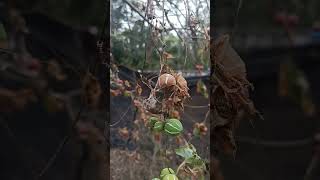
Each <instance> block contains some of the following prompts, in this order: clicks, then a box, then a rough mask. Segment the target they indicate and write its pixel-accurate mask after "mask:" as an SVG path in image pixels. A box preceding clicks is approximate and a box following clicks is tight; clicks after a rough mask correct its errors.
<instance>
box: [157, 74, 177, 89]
mask: <svg viewBox="0 0 320 180" xmlns="http://www.w3.org/2000/svg"><path fill="white" fill-rule="evenodd" d="M158 83H159V87H160V88H161V89H163V88H168V87H172V86H174V85H176V79H175V78H174V77H173V76H172V75H171V74H167V73H166V74H162V75H161V76H160V77H159V81H158Z"/></svg>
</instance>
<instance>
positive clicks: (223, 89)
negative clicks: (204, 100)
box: [210, 35, 262, 154]
mask: <svg viewBox="0 0 320 180" xmlns="http://www.w3.org/2000/svg"><path fill="white" fill-rule="evenodd" d="M212 48H213V51H212V52H213V59H212V71H213V74H212V77H211V81H212V82H211V83H212V87H213V88H212V91H211V96H210V100H211V113H212V114H211V118H212V119H211V121H212V125H213V127H212V128H213V133H214V134H213V138H214V139H215V140H214V141H215V145H216V146H217V147H218V148H219V149H220V150H221V151H222V152H224V153H227V154H234V153H235V151H236V143H235V140H234V130H235V128H236V127H237V124H238V121H239V120H240V116H241V114H242V113H243V112H244V113H245V114H246V115H249V118H254V117H257V116H258V117H259V118H262V116H261V115H260V113H259V112H258V111H257V110H256V108H255V106H254V104H253V102H252V101H251V99H250V97H249V90H250V89H253V86H252V85H251V84H250V82H249V81H248V80H247V77H246V76H247V75H246V67H245V64H244V62H243V61H242V59H241V58H240V56H239V55H238V54H237V52H236V51H235V50H234V49H233V48H232V47H231V45H230V43H229V36H228V35H224V36H222V37H220V38H218V39H217V40H216V41H215V42H214V43H213V45H212Z"/></svg>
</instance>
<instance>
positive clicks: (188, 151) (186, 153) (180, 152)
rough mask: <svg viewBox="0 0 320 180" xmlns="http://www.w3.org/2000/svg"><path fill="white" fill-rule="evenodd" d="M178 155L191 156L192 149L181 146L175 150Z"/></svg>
mask: <svg viewBox="0 0 320 180" xmlns="http://www.w3.org/2000/svg"><path fill="white" fill-rule="evenodd" d="M175 151H176V154H177V155H178V156H181V157H183V158H184V159H188V158H191V157H192V156H193V153H194V151H193V150H192V149H190V148H189V147H181V148H178V149H176V150H175Z"/></svg>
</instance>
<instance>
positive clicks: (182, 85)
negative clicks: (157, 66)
mask: <svg viewBox="0 0 320 180" xmlns="http://www.w3.org/2000/svg"><path fill="white" fill-rule="evenodd" d="M176 81H177V85H178V86H179V87H180V88H182V89H183V90H188V89H189V88H188V83H187V81H186V79H184V77H183V76H182V74H181V73H178V74H177V75H176Z"/></svg>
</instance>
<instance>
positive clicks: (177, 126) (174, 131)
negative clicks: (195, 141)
mask: <svg viewBox="0 0 320 180" xmlns="http://www.w3.org/2000/svg"><path fill="white" fill-rule="evenodd" d="M164 131H165V132H166V133H167V134H169V135H171V136H176V135H179V134H180V133H181V132H182V131H183V126H182V124H181V122H180V121H179V120H178V119H167V121H166V123H165V125H164Z"/></svg>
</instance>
